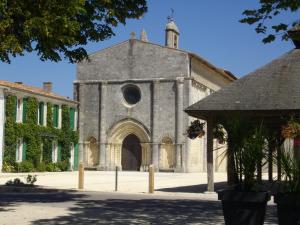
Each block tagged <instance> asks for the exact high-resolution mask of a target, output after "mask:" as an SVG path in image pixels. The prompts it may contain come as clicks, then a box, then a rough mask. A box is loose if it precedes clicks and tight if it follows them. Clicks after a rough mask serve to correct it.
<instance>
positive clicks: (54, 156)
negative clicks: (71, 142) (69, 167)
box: [52, 141, 58, 163]
mask: <svg viewBox="0 0 300 225" xmlns="http://www.w3.org/2000/svg"><path fill="white" fill-rule="evenodd" d="M57 150H58V146H57V141H53V142H52V162H53V163H56V162H57Z"/></svg>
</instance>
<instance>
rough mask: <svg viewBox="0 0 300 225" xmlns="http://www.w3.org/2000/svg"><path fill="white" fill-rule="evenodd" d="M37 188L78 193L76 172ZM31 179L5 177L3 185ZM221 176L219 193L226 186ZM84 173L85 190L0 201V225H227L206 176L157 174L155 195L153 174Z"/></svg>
mask: <svg viewBox="0 0 300 225" xmlns="http://www.w3.org/2000/svg"><path fill="white" fill-rule="evenodd" d="M36 174H37V175H38V177H37V179H38V181H37V184H38V185H41V186H45V187H51V188H59V189H74V190H75V189H76V187H77V182H78V180H77V175H78V173H77V172H62V173H36ZM26 175H27V174H1V178H0V183H1V184H3V183H5V182H6V181H7V180H8V179H12V178H15V177H24V178H25V177H26ZM225 178H226V176H225V174H224V173H216V174H215V180H216V182H217V183H216V188H217V189H220V188H222V187H224V186H225V182H224V181H225V180H226V179H225ZM114 180H115V177H114V172H99V171H85V190H84V191H79V192H77V191H72V190H64V191H61V192H57V193H47V194H45V193H44V194H42V193H32V194H30V193H25V194H24V193H23V194H22V193H19V194H17V193H12V194H1V195H0V218H1V220H0V225H4V224H5V225H11V224H16V225H19V224H33V225H38V224H42V225H43V224H45V225H46V224H47V225H48V224H118V225H123V224H166V225H173V224H178V225H179V224H180V225H181V224H190V225H192V224H194V225H195V224H224V220H223V215H222V207H221V203H220V202H219V201H218V200H217V195H216V194H214V193H213V194H211V193H210V194H207V193H205V187H206V185H205V181H206V174H205V173H189V174H185V173H156V174H155V190H156V191H155V194H147V191H148V174H147V173H138V172H120V173H119V191H118V192H115V191H114ZM275 215H276V207H275V205H274V204H273V203H270V204H269V205H268V209H267V216H266V222H265V224H277V221H276V216H275Z"/></svg>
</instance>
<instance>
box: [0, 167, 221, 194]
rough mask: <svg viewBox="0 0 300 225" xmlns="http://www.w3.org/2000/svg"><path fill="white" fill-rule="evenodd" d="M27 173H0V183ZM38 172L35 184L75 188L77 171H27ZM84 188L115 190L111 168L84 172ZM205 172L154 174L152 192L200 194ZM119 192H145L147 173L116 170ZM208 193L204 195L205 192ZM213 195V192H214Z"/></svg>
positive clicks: (217, 186) (217, 176)
mask: <svg viewBox="0 0 300 225" xmlns="http://www.w3.org/2000/svg"><path fill="white" fill-rule="evenodd" d="M27 174H28V173H19V174H9V173H6V174H1V175H0V184H4V183H5V182H6V181H7V180H9V179H14V178H16V177H20V178H22V179H23V180H25V177H26V176H27ZM30 174H36V175H37V182H36V184H37V185H41V186H45V187H51V188H58V189H77V185H78V172H57V173H30ZM84 177H85V182H84V189H85V190H86V191H102V192H110V191H114V189H115V172H114V171H105V172H104V171H85V173H84ZM206 180H207V178H206V173H155V190H156V191H155V192H156V194H163V195H166V194H167V195H168V194H169V195H184V196H186V195H190V196H192V195H195V193H197V195H199V193H204V192H205V190H206ZM215 181H216V183H217V185H216V188H217V189H220V188H221V187H223V186H224V182H225V181H226V174H225V173H216V174H215ZM118 191H119V192H122V193H139V194H141V193H147V192H148V173H147V172H122V171H121V172H119V176H118ZM205 196H207V195H205ZM213 196H214V197H216V195H213Z"/></svg>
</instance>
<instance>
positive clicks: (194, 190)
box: [156, 182, 228, 193]
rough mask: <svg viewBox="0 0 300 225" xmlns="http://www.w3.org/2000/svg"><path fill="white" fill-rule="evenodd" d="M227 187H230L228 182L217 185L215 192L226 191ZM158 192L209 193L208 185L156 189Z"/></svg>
mask: <svg viewBox="0 0 300 225" xmlns="http://www.w3.org/2000/svg"><path fill="white" fill-rule="evenodd" d="M226 187H228V185H227V182H217V183H215V191H218V190H221V189H224V188H226ZM156 191H162V192H182V193H204V192H206V191H207V184H199V185H190V186H180V187H172V188H161V189H156Z"/></svg>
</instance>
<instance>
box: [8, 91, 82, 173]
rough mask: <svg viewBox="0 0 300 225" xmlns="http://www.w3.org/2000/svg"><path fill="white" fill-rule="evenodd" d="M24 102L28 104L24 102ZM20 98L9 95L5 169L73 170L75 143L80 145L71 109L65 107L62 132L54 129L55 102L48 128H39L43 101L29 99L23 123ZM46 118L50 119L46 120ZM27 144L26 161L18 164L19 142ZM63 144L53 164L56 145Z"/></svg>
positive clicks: (49, 115)
mask: <svg viewBox="0 0 300 225" xmlns="http://www.w3.org/2000/svg"><path fill="white" fill-rule="evenodd" d="M23 103H24V102H23ZM16 107H17V97H16V96H13V95H8V96H6V104H5V115H6V122H5V137H4V140H5V147H4V163H3V164H4V166H3V170H4V171H7V172H12V171H24V172H29V171H45V170H47V171H61V170H67V169H68V168H69V159H70V149H71V143H74V144H77V143H78V131H73V130H72V129H71V127H70V108H69V107H68V106H66V105H62V114H61V118H62V126H61V129H58V128H55V127H53V113H52V107H53V105H52V104H51V103H47V105H45V107H47V120H46V124H47V125H46V126H41V125H38V109H39V102H38V101H37V99H36V98H34V97H28V98H26V107H25V108H24V109H25V110H23V121H24V122H23V123H17V122H16ZM45 119H46V118H45ZM19 138H22V139H23V143H25V144H26V153H25V154H26V159H25V161H22V162H21V163H16V148H17V140H18V139H19ZM53 141H56V142H57V143H58V144H59V162H57V163H52V143H53Z"/></svg>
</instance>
